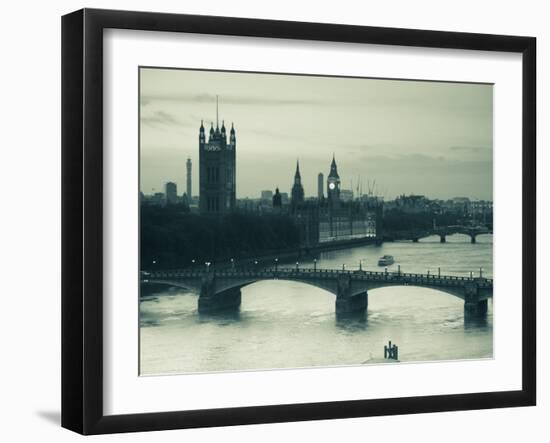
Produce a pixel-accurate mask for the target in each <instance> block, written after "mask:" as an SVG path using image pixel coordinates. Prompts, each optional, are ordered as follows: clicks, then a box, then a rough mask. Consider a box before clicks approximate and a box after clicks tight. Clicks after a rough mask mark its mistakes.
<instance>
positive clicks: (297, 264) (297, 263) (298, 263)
mask: <svg viewBox="0 0 550 443" xmlns="http://www.w3.org/2000/svg"><path fill="white" fill-rule="evenodd" d="M299 265H300V262H296V270H298V266H299Z"/></svg>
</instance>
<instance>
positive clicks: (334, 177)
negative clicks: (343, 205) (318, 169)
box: [327, 155, 340, 208]
mask: <svg viewBox="0 0 550 443" xmlns="http://www.w3.org/2000/svg"><path fill="white" fill-rule="evenodd" d="M327 199H328V203H329V206H330V207H331V208H337V207H338V205H339V204H340V176H339V175H338V168H337V167H336V160H335V158H334V155H333V156H332V163H331V164H330V173H329V175H328V177H327Z"/></svg>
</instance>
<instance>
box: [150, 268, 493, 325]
mask: <svg viewBox="0 0 550 443" xmlns="http://www.w3.org/2000/svg"><path fill="white" fill-rule="evenodd" d="M141 275H142V283H155V284H165V285H170V286H176V287H183V288H186V289H189V290H191V291H194V292H196V293H198V294H199V302H198V309H199V312H201V313H206V312H213V311H217V310H222V309H229V308H237V307H238V306H240V304H241V288H243V287H244V286H247V285H250V284H252V283H255V282H257V281H261V280H289V281H298V282H302V283H306V284H309V285H312V286H316V287H318V288H321V289H324V290H326V291H329V292H331V293H332V294H334V295H335V296H336V313H337V314H346V313H353V312H363V313H364V312H365V311H366V309H367V306H368V291H370V290H373V289H376V288H383V287H389V286H418V287H423V288H430V289H437V290H438V291H441V292H445V293H447V294H450V295H453V296H455V297H459V298H460V299H462V300H464V314H465V316H485V314H486V313H487V299H488V298H489V297H492V296H493V280H492V279H487V278H482V277H481V276H480V277H457V276H444V275H437V274H435V275H430V274H409V273H402V272H387V271H384V272H371V271H363V270H359V271H345V270H333V269H310V268H304V269H297V268H272V269H222V270H212V269H210V270H196V269H184V270H171V271H155V272H142V274H141Z"/></svg>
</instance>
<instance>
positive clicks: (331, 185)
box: [328, 183, 336, 190]
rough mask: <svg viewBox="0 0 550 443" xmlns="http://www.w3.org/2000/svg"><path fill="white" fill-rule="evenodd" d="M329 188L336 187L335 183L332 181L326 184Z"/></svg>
mask: <svg viewBox="0 0 550 443" xmlns="http://www.w3.org/2000/svg"><path fill="white" fill-rule="evenodd" d="M328 187H329V189H330V190H332V189H334V188H335V187H336V185H335V184H334V183H331V184H329V185H328Z"/></svg>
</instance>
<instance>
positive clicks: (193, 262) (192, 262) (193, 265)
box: [191, 259, 195, 269]
mask: <svg viewBox="0 0 550 443" xmlns="http://www.w3.org/2000/svg"><path fill="white" fill-rule="evenodd" d="M194 267H195V259H193V260H191V269H193V268H194Z"/></svg>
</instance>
